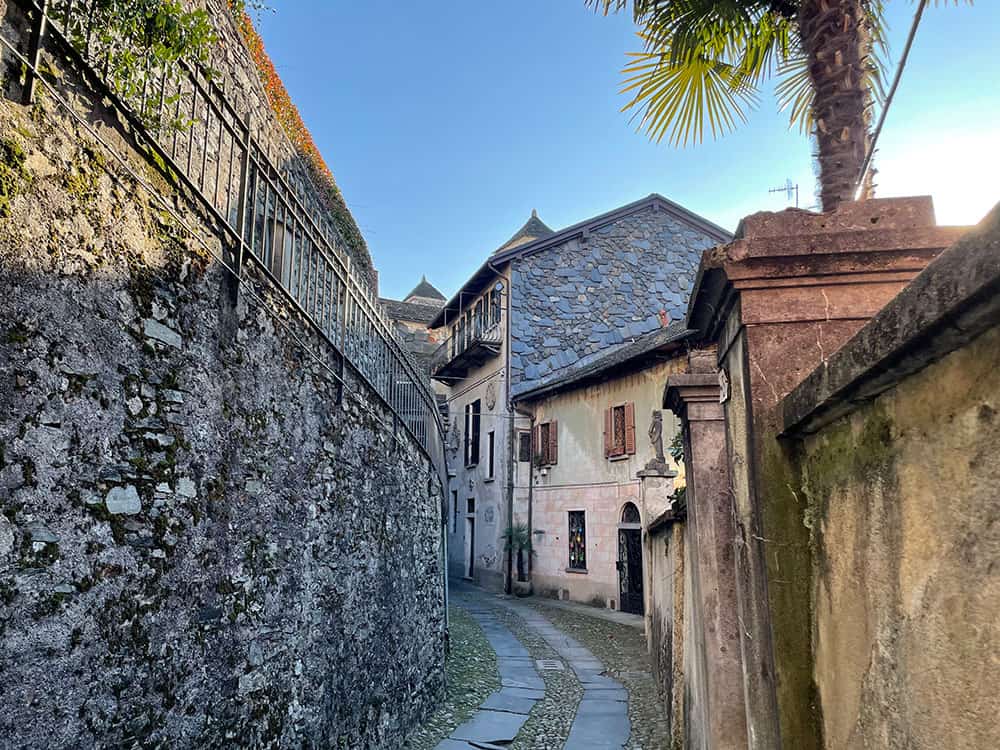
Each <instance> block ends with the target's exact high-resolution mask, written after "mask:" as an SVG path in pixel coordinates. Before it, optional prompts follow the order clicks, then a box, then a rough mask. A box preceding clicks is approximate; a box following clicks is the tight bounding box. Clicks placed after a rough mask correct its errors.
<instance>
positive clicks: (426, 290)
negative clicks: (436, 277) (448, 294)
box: [403, 276, 445, 302]
mask: <svg viewBox="0 0 1000 750" xmlns="http://www.w3.org/2000/svg"><path fill="white" fill-rule="evenodd" d="M411 297H424V298H425V299H439V300H441V301H442V302H444V299H445V297H444V295H443V294H441V292H439V291H438V290H437V287H435V286H434V285H433V284H431V283H430V282H429V281H428V280H427V277H426V276H421V277H420V283H419V284H417V285H416V286H415V287H413V291H412V292H410V293H409V294H407V295H406V297H404V298H403V299H410V298H411Z"/></svg>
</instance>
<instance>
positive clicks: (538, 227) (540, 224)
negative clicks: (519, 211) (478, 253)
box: [494, 209, 555, 253]
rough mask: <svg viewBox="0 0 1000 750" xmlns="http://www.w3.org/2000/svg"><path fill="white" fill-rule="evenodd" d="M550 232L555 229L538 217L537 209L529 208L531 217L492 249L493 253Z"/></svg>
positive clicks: (552, 232) (545, 235)
mask: <svg viewBox="0 0 1000 750" xmlns="http://www.w3.org/2000/svg"><path fill="white" fill-rule="evenodd" d="M550 234H555V231H554V230H553V229H552V228H551V227H549V226H548V225H547V224H546V223H545V222H544V221H542V220H541V219H539V218H538V211H536V210H535V209H531V218H529V219H528V220H527V221H526V222H525V223H524V226H523V227H521V228H520V229H518V230H517V231H516V232H514V236H513V237H511V238H510V239H509V240H507V241H506V242H505V243H503V244H502V245H501V246H500V247H498V248H497V249H496V250H494V253H499V252H500V251H501V250H509V249H511V248H512V247H517V246H518V245H523V244H525V243H526V242H531V241H532V240H537V239H540V238H542V237H548V236H549V235H550Z"/></svg>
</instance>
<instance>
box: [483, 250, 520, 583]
mask: <svg viewBox="0 0 1000 750" xmlns="http://www.w3.org/2000/svg"><path fill="white" fill-rule="evenodd" d="M486 266H487V267H488V268H489V269H490V270H491V271H493V273H495V274H496V275H497V276H499V277H500V278H501V279H503V280H504V282H505V286H506V292H507V294H506V297H507V299H506V300H505V301H504V360H505V364H504V379H503V380H504V390H505V392H506V393H505V403H506V405H507V413H508V414H511V413H512V409H513V406H512V405H511V403H510V298H511V294H512V289H511V285H510V278H509V277H507V276H504V275H503V274H502V273H501V272H500V269H499V268H497V267H496V266H495V265H493V261H491V260H490V259H488V258H487V260H486ZM510 266H511V268H513V267H514V262H513V261H511V264H510ZM507 423H508V424H507V528H508V529H511V528H513V526H514V461H513V460H512V459H513V457H514V420H513V419H508V420H507ZM513 573H514V557H513V553H512V550H511V549H510V546H509V545H508V548H507V576H506V580H505V581H504V587H503V590H504V593H505V594H510V593H511V592H512V591H513V588H514V583H513V581H514V575H513Z"/></svg>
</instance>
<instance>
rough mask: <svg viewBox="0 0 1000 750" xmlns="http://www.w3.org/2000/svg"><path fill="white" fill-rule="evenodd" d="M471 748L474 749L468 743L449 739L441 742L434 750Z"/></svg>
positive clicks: (467, 749)
mask: <svg viewBox="0 0 1000 750" xmlns="http://www.w3.org/2000/svg"><path fill="white" fill-rule="evenodd" d="M470 747H472V745H470V744H469V743H468V742H462V741H461V740H453V739H451V738H450V737H449V738H448V739H444V740H441V741H440V742H439V743H438V744H437V745H435V746H434V750H469V748H470Z"/></svg>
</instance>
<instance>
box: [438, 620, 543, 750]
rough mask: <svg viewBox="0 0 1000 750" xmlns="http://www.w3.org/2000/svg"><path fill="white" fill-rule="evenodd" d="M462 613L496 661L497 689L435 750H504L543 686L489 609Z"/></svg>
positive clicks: (521, 649) (526, 655)
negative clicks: (477, 629)
mask: <svg viewBox="0 0 1000 750" xmlns="http://www.w3.org/2000/svg"><path fill="white" fill-rule="evenodd" d="M461 606H464V607H465V610H466V611H467V612H468V613H469V614H470V615H471V616H472V617H473V618H474V619H475V620H476V622H477V623H478V624H479V627H480V629H481V630H482V632H483V635H484V636H485V637H486V640H487V641H488V642H489V644H490V648H491V649H492V650H493V651H494V652H495V654H496V657H497V669H498V671H499V673H500V678H501V679H500V684H501V686H502V687H501V688H500V690H498V691H495V692H493V693H491V694H490V695H489V696H488V697H487V698H486V700H485V701H483V703H482V704H481V705H480V707H479V709H478V710H477V711H476V712H475V713H474V714H472V716H471V717H470V718H469V720H468V721H466V722H465V723H464V724H462V725H460V726H459V727H457V728H456V729H455V730H454V731H453V732H452V733H451V736H450V737H448V738H447V739H445V740H442V741H441V743H440V744H438V746H437V747H436V748H435V750H470V748H479V749H480V750H482V749H483V748H486V749H488V748H494V747H495V748H500V749H501V750H502V748H503V747H506V746H507V745H508V744H509V743H510V742H512V741H513V739H514V738H515V737H516V736H517V733H518V732H519V731H520V729H521V727H522V726H523V725H524V722H526V721H527V720H528V714H529V713H530V712H531V709H532V708H533V707H534V705H535V703H537V702H538V701H539V700H541V699H542V698H543V697H544V696H545V682H544V681H543V680H542V679H541V677H539V676H538V672H537V670H536V668H535V662H534V660H533V659H532V658H531V656H530V654H529V653H528V650H527V649H526V648H525V647H524V646H523V645H522V644H521V642H520V641H519V640H518V639H517V638H516V637H515V636H514V634H513V633H511V632H510V630H509V629H508V628H507V626H506V625H504V624H503V623H501V622H500V621H499V620H497V618H496V615H495V614H494V613H493V611H492V610H491V609H489V608H485V607H481V606H475V605H472V606H469V604H467V603H466V602H464V601H463V602H462V605H461Z"/></svg>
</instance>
